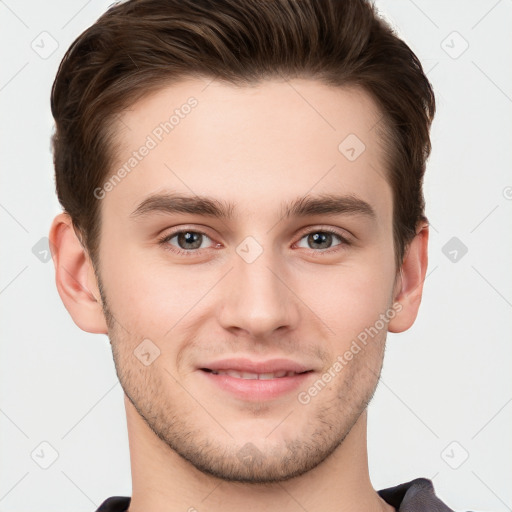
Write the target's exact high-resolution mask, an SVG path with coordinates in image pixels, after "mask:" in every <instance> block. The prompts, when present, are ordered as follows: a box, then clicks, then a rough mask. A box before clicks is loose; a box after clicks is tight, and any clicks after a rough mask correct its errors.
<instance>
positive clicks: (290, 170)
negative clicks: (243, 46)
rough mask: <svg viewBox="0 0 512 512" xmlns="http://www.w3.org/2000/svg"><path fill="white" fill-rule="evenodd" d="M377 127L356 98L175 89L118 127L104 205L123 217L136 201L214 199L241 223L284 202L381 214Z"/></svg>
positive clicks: (308, 87)
mask: <svg viewBox="0 0 512 512" xmlns="http://www.w3.org/2000/svg"><path fill="white" fill-rule="evenodd" d="M381 117H382V116H381V113H380V111H379V109H378V107H377V106H376V105H375V103H374V102H373V100H372V98H371V97H370V96H369V95H367V94H366V93H365V92H364V91H362V90H360V89H356V88H341V87H333V86H327V85H325V84H322V83H320V82H318V81H313V80H305V79H293V80H289V81H264V82H261V83H259V84H258V85H254V86H243V87H237V86H234V85H231V84H225V83H220V82H218V81H215V80H213V81H212V80H206V79H204V80H203V79H199V78H198V79H187V80H183V81H182V82H179V83H176V84H173V85H170V86H168V87H165V88H162V89H161V90H159V91H157V92H155V93H152V94H151V95H149V96H147V97H145V98H143V99H142V100H139V101H138V102H136V103H135V104H133V105H132V106H131V107H130V108H129V109H127V110H126V111H124V112H123V113H122V115H121V116H120V117H119V120H118V123H117V127H116V139H117V142H118V151H117V154H116V160H115V162H114V165H113V167H112V169H111V170H110V171H109V173H107V176H106V177H105V181H108V180H109V178H110V177H115V176H114V175H116V174H117V175H119V174H121V175H122V177H121V179H115V180H110V181H112V183H113V186H111V187H109V193H108V194H107V197H106V199H107V200H106V201H104V203H116V204H117V207H118V208H121V209H123V210H126V211H128V210H130V211H129V212H128V213H130V212H131V211H132V210H133V209H134V208H135V207H136V206H137V204H139V203H140V200H141V198H142V197H144V196H145V195H149V194H152V193H153V194H154V193H157V192H160V191H164V190H165V191H176V192H182V193H186V194H189V195H190V194H197V195H208V196H212V197H219V198H223V199H226V200H228V201H230V202H231V203H234V204H238V206H239V209H240V210H241V211H242V210H245V211H246V212H247V214H248V215H249V214H253V213H254V210H251V205H255V204H256V203H257V204H258V208H260V209H261V208H265V211H270V210H271V209H274V210H275V211H276V212H277V209H278V207H279V205H280V204H281V202H282V201H283V200H285V199H288V198H296V197H300V196H305V195H308V194H309V195H311V194H314V193H319V194H325V193H333V192H339V193H340V194H355V195H357V196H364V199H365V200H367V201H368V202H371V203H372V204H373V205H374V206H375V209H376V210H377V211H378V210H379V208H382V209H386V208H388V207H389V202H390V201H391V191H390V189H389V186H388V184H387V181H386V180H385V174H386V173H385V169H384V158H383V156H384V153H383V150H382V147H381V141H380V138H379V136H378V132H377V129H376V126H377V124H378V123H379V121H380V119H381ZM121 169H124V172H119V171H120V170H121ZM114 182H115V183H114ZM105 206H106V204H105V205H103V207H105ZM118 208H116V209H118ZM388 209H389V208H388Z"/></svg>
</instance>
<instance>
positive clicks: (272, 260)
mask: <svg viewBox="0 0 512 512" xmlns="http://www.w3.org/2000/svg"><path fill="white" fill-rule="evenodd" d="M282 268H283V265H281V262H280V261H279V255H278V254H276V253H275V251H273V250H272V249H271V248H265V249H264V248H263V247H262V246H261V245H260V244H259V243H258V242H257V241H256V240H255V239H254V238H252V237H248V238H247V239H245V240H244V241H243V242H242V243H241V244H239V246H238V247H237V248H236V255H235V257H234V260H233V270H232V271H231V272H230V273H229V276H228V279H229V282H228V283H229V284H228V286H227V287H226V293H225V294H223V304H222V306H221V313H220V322H221V324H222V326H223V327H224V328H225V329H235V328H237V329H241V330H243V331H246V333H247V334H248V335H250V336H251V337H265V336H268V335H270V334H272V332H273V331H275V330H277V329H279V328H284V327H288V328H294V327H295V326H296V322H297V320H298V318H299V317H298V311H297V304H296V301H295V300H294V297H293V293H291V292H290V290H289V289H288V288H287V286H286V284H285V283H286V278H285V276H284V275H283V272H282V270H280V269H282ZM280 274H281V275H280Z"/></svg>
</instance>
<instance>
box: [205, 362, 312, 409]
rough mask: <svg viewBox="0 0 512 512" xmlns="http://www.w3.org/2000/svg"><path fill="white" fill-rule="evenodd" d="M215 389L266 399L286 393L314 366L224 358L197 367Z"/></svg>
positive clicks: (246, 397)
mask: <svg viewBox="0 0 512 512" xmlns="http://www.w3.org/2000/svg"><path fill="white" fill-rule="evenodd" d="M197 369H198V370H200V374H202V375H204V376H205V378H206V379H207V382H208V383H209V385H211V386H213V389H214V390H218V391H220V392H221V393H223V394H226V393H227V394H228V395H231V396H232V397H235V398H238V399H241V400H243V401H266V400H272V399H275V398H278V397H281V396H285V395H286V394H289V393H290V392H292V391H293V390H296V389H297V388H298V387H299V386H301V385H304V384H305V382H306V380H307V379H309V378H311V375H313V374H314V373H315V370H314V369H313V368H311V367H307V366H306V365H303V364H300V363H297V362H294V361H291V360H287V359H273V360H266V361H255V360H252V359H248V358H233V359H224V360H221V361H215V362H211V363H207V364H204V365H201V366H199V367H198V368H197Z"/></svg>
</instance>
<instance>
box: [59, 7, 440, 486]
mask: <svg viewBox="0 0 512 512" xmlns="http://www.w3.org/2000/svg"><path fill="white" fill-rule="evenodd" d="M256 20H257V22H256ZM434 111H435V101H434V95H433V91H432V88H431V86H430V84H429V82H428V80H427V78H426V77H425V75H424V73H423V71H422V67H421V65H420V63H419V61H418V59H417V58H416V56H415V55H414V53H413V52H412V51H411V50H410V48H409V47H408V46H407V45H406V44H405V43H404V42H403V41H401V40H400V39H399V38H398V37H397V36H396V35H395V34H394V33H393V31H392V29H391V28H390V27H389V26H388V25H386V23H385V22H384V21H383V20H382V19H381V18H379V17H378V15H377V13H376V10H375V8H374V7H373V6H372V4H370V3H369V2H366V1H363V0H350V1H344V2H341V1H336V0H322V1H319V0H310V1H307V0H304V1H301V2H295V1H293V0H275V1H268V2H261V1H259V0H247V1H244V2H239V1H236V2H235V1H231V0H222V1H217V2H196V1H191V0H190V1H189V0H179V1H178V0H176V1H172V0H171V1H169V0H167V1H164V0H161V1H158V0H139V1H136V2H134V1H128V2H125V3H121V4H118V5H115V6H113V7H111V8H110V9H109V10H108V11H107V12H106V13H105V14H104V15H103V16H102V17H101V18H100V19H99V20H98V21H97V22H96V23H95V24H94V25H93V26H92V27H90V28H89V29H87V30H86V31H85V32H84V33H83V34H82V35H81V36H80V37H79V38H77V40H76V41H75V42H74V43H73V44H72V45H71V47H70V48H69V50H68V52H67V53H66V55H65V57H64V59H63V61H62V63H61V66H60V68H59V71H58V74H57V77H56V80H55V83H54V86H53V90H52V112H53V115H54V117H55V120H56V132H55V134H54V136H53V148H54V164H55V171H56V186H57V194H58V197H59V200H60V202H61V204H62V206H63V208H64V210H65V214H64V215H62V216H59V217H58V219H56V221H55V222H54V224H53V226H52V231H51V240H52V242H53V245H54V246H55V248H56V249H55V250H54V260H55V264H56V268H57V283H58V288H59V292H60V294H61V297H62V298H63V301H64V303H65V305H66V307H67V308H68V310H69V311H70V313H71V315H72V316H73V319H74V320H75V322H76V323H77V325H79V326H80V327H81V328H82V329H84V330H86V331H89V332H105V333H108V335H109V338H110V341H111V344H112V348H113V354H114V361H115V364H116V370H117V373H118V376H119V379H120V381H121V384H122V385H123V389H124V391H125V394H126V396H127V397H128V399H129V401H130V404H131V405H132V406H133V408H134V410H136V411H137V413H138V414H139V415H140V416H141V417H142V418H143V419H144V421H145V422H146V423H147V425H148V426H149V427H150V428H151V429H152V431H153V432H154V433H155V434H156V435H157V436H158V438H159V439H161V440H162V442H163V443H165V444H167V445H168V446H169V447H171V448H172V449H173V450H174V451H175V452H176V453H178V454H179V455H180V456H181V457H183V458H184V459H185V460H188V461H189V462H191V463H192V464H193V465H194V466H195V467H196V468H198V469H200V470H201V471H203V472H206V473H210V474H214V475H216V476H219V477H221V478H225V479H231V480H238V481H251V482H265V481H276V480H284V479H287V478H291V477H293V476H297V475H299V474H302V473H304V472H306V471H308V470H310V469H312V468H313V467H315V466H316V465H318V464H319V463H321V462H322V461H323V460H325V459H326V457H327V456H328V455H330V454H331V453H333V452H334V451H335V450H336V449H337V448H338V447H339V446H340V445H342V443H343V440H344V439H345V438H346V436H347V435H348V434H349V432H350V431H351V429H352V427H353V426H354V425H355V424H356V422H357V421H358V420H359V418H360V417H361V415H362V414H363V412H364V411H365V409H366V406H367V405H368V403H369V401H370V400H371V397H372V396H373V393H374V391H375V387H376V385H377V382H378V377H379V374H380V369H381V365H382V359H383V353H384V345H385V340H386V333H387V332H388V331H395V332H400V331H403V330H405V329H407V328H408V327H409V326H410V325H412V323H413V322H414V319H415V317H416V314H417V309H418V306H419V302H420V299H421V292H422V282H423V279H424V276H425V270H426V263H427V259H426V247H427V233H428V230H427V225H426V218H425V214H424V200H423V194H422V180H423V174H424V171H425V162H426V159H427V157H428V155H429V153H430V139H429V130H430V125H431V122H432V119H433V116H434ZM178 196H180V197H178ZM181 196H187V197H181ZM178 228H179V230H178ZM180 230H181V231H180ZM319 235H320V236H319ZM349 352H350V353H351V354H352V356H350V354H349ZM240 357H241V358H243V359H244V360H246V362H242V363H240V361H238V362H233V361H232V362H231V363H227V362H226V359H229V360H232V359H233V358H240ZM283 359H284V360H287V361H288V362H287V363H282V362H279V361H278V360H283ZM247 360H249V361H250V363H247ZM269 361H271V362H270V363H269ZM147 363H149V364H147ZM253 363H254V364H256V366H255V368H256V370H258V369H260V370H261V371H259V370H258V371H256V370H254V371H255V372H256V373H260V374H261V373H270V374H272V373H273V372H274V370H275V371H277V372H279V371H280V368H278V366H279V365H280V364H281V365H283V364H284V365H285V366H286V365H290V364H292V366H293V365H295V368H296V371H295V374H297V373H299V372H301V375H300V376H299V377H297V376H296V375H290V376H289V377H276V375H273V376H271V377H269V378H270V380H273V379H276V380H277V379H278V378H284V379H285V380H286V379H288V380H289V382H290V384H289V386H290V389H289V390H288V391H286V390H285V391H281V392H280V393H276V394H275V396H274V395H272V396H271V397H270V396H268V394H265V392H263V391H262V393H260V394H258V393H259V392H254V389H255V388H254V389H253V391H251V392H250V393H247V392H246V391H247V390H246V389H245V388H244V387H243V386H242V387H241V388H239V389H238V388H237V389H234V388H233V386H234V387H235V388H236V387H237V384H236V382H235V384H233V382H231V381H229V382H228V383H227V384H226V383H225V382H220V380H223V381H224V380H226V379H222V378H221V377H222V376H220V377H219V376H218V375H216V373H215V372H216V371H217V370H219V368H220V370H221V374H222V370H230V369H231V370H233V368H224V367H222V365H228V364H232V365H233V366H234V367H235V366H236V367H238V366H240V364H242V366H243V365H244V364H249V366H250V365H251V364H253ZM260 363H261V364H260ZM219 364H221V367H219ZM237 365H238V366H237ZM258 365H260V366H258ZM265 365H267V366H268V368H267V367H266V366H265ZM276 365H277V366H276ZM274 367H275V368H274ZM212 370H213V371H212ZM235 370H236V368H235ZM235 370H234V371H235ZM266 370H268V371H266ZM302 372H304V373H302ZM329 376H330V377H329ZM267 377H268V376H267ZM235 378H237V377H235V376H234V375H233V376H231V380H232V379H235ZM228 380H229V379H228ZM283 382H284V381H281V382H280V383H279V384H278V387H279V386H281V387H283V386H284V387H286V386H285V385H284V384H283ZM287 382H288V381H287ZM226 386H227V387H226ZM279 389H280V388H279ZM244 390H245V391H244ZM315 390H316V391H315ZM191 397H192V399H193V400H192V399H191ZM285 418H288V419H285ZM246 452H250V453H248V455H249V457H247V456H246V455H244V454H246ZM249 459H250V460H249Z"/></svg>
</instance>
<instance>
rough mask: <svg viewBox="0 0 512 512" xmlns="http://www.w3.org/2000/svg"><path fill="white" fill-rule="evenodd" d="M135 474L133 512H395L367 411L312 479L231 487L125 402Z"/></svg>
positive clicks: (305, 477) (307, 475)
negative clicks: (377, 480)
mask: <svg viewBox="0 0 512 512" xmlns="http://www.w3.org/2000/svg"><path fill="white" fill-rule="evenodd" d="M125 407H126V415H127V420H128V437H129V443H130V459H131V470H132V499H131V503H130V508H129V512H143V511H144V512H175V511H188V512H202V511H203V510H208V512H221V511H222V512H232V511H233V512H235V511H240V510H243V509H244V508H247V504H248V503H250V504H251V510H254V511H260V510H261V511H267V510H279V511H280V512H288V511H290V512H291V511H292V510H293V511H297V510H299V509H301V508H302V509H303V510H307V511H308V512H317V511H322V512H331V511H332V512H348V511H355V510H365V511H367V512H377V511H378V512H382V511H387V512H392V511H394V510H395V509H394V508H393V507H391V506H390V505H388V504H386V503H385V502H384V500H382V498H380V497H379V496H378V494H377V493H376V492H375V490H374V489H373V487H372V485H371V483H370V478H369V472H368V455H367V448H366V422H367V414H366V411H365V412H364V413H363V414H362V415H361V416H360V417H359V419H358V421H357V422H356V424H355V425H354V427H353V428H352V430H351V431H350V433H349V434H348V435H347V437H346V438H345V440H344V441H343V443H342V444H341V445H340V446H339V447H338V448H337V449H336V450H335V451H334V453H333V454H332V455H331V456H330V457H328V458H327V459H326V460H325V461H324V462H322V463H321V464H319V465H318V466H317V467H316V468H314V469H313V470H311V471H309V472H308V473H306V474H304V475H302V476H299V477H295V478H292V479H290V480H287V481H284V482H276V483H272V484H247V483H238V482H226V481H223V480H220V479H218V478H215V477H212V476H210V475H205V474H204V473H202V472H200V471H199V470H197V469H196V468H195V467H194V466H192V465H191V464H190V463H189V462H187V461H185V460H184V459H182V458H181V457H180V456H179V455H177V454H176V453H175V452H174V451H173V450H172V449H171V448H169V447H168V446H167V445H166V444H165V443H164V442H163V441H162V440H160V439H159V438H158V437H157V436H156V435H155V434H154V432H153V431H152V430H151V429H150V428H149V427H148V426H147V424H146V423H145V422H144V420H143V419H142V418H141V417H140V416H139V414H138V413H137V411H136V410H135V409H134V407H133V405H132V404H131V402H130V401H129V400H128V399H127V398H126V397H125Z"/></svg>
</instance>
